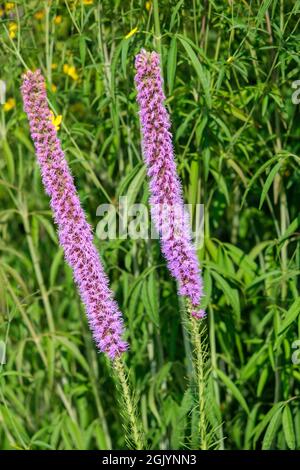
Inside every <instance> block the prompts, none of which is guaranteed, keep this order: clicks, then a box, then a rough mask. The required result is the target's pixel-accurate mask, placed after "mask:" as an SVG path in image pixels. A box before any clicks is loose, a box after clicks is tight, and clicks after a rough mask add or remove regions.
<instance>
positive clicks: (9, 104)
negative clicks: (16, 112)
mask: <svg viewBox="0 0 300 470" xmlns="http://www.w3.org/2000/svg"><path fill="white" fill-rule="evenodd" d="M15 106H16V100H15V99H14V98H8V100H7V101H6V102H5V103H4V105H3V109H4V111H6V112H8V111H10V110H11V109H13V108H14V107H15Z"/></svg>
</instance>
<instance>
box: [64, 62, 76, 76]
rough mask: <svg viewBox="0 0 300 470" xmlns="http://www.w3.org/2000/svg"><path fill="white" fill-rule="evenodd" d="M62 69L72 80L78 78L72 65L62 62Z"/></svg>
mask: <svg viewBox="0 0 300 470" xmlns="http://www.w3.org/2000/svg"><path fill="white" fill-rule="evenodd" d="M63 71H64V73H65V74H66V75H69V77H71V78H73V80H78V78H79V75H78V74H77V72H76V68H75V67H74V65H68V64H64V67H63Z"/></svg>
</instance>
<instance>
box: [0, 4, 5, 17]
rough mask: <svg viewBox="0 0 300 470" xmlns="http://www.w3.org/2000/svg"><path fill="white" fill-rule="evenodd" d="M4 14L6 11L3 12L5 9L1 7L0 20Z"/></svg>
mask: <svg viewBox="0 0 300 470" xmlns="http://www.w3.org/2000/svg"><path fill="white" fill-rule="evenodd" d="M4 13H5V11H4V10H3V8H1V7H0V18H1V16H3V15H4Z"/></svg>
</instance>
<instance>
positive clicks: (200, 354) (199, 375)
mask: <svg viewBox="0 0 300 470" xmlns="http://www.w3.org/2000/svg"><path fill="white" fill-rule="evenodd" d="M187 314H188V316H189V324H190V331H191V338H192V344H193V347H194V361H195V364H194V367H195V375H196V383H197V391H198V402H199V423H198V429H199V436H200V449H201V450H207V449H208V439H207V426H206V425H207V418H206V406H205V392H206V377H205V375H206V374H205V350H204V348H203V343H202V333H203V331H200V329H199V325H200V327H201V324H200V322H201V320H200V321H199V320H197V319H196V318H194V317H193V316H192V314H191V305H190V304H189V303H188V305H187Z"/></svg>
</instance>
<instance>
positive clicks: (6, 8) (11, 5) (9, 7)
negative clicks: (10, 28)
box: [5, 2, 15, 11]
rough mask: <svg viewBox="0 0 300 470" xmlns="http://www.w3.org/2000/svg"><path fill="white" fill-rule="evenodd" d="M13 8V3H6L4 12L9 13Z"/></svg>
mask: <svg viewBox="0 0 300 470" xmlns="http://www.w3.org/2000/svg"><path fill="white" fill-rule="evenodd" d="M13 8H15V4H14V3H13V2H7V3H5V11H9V10H12V9H13Z"/></svg>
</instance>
